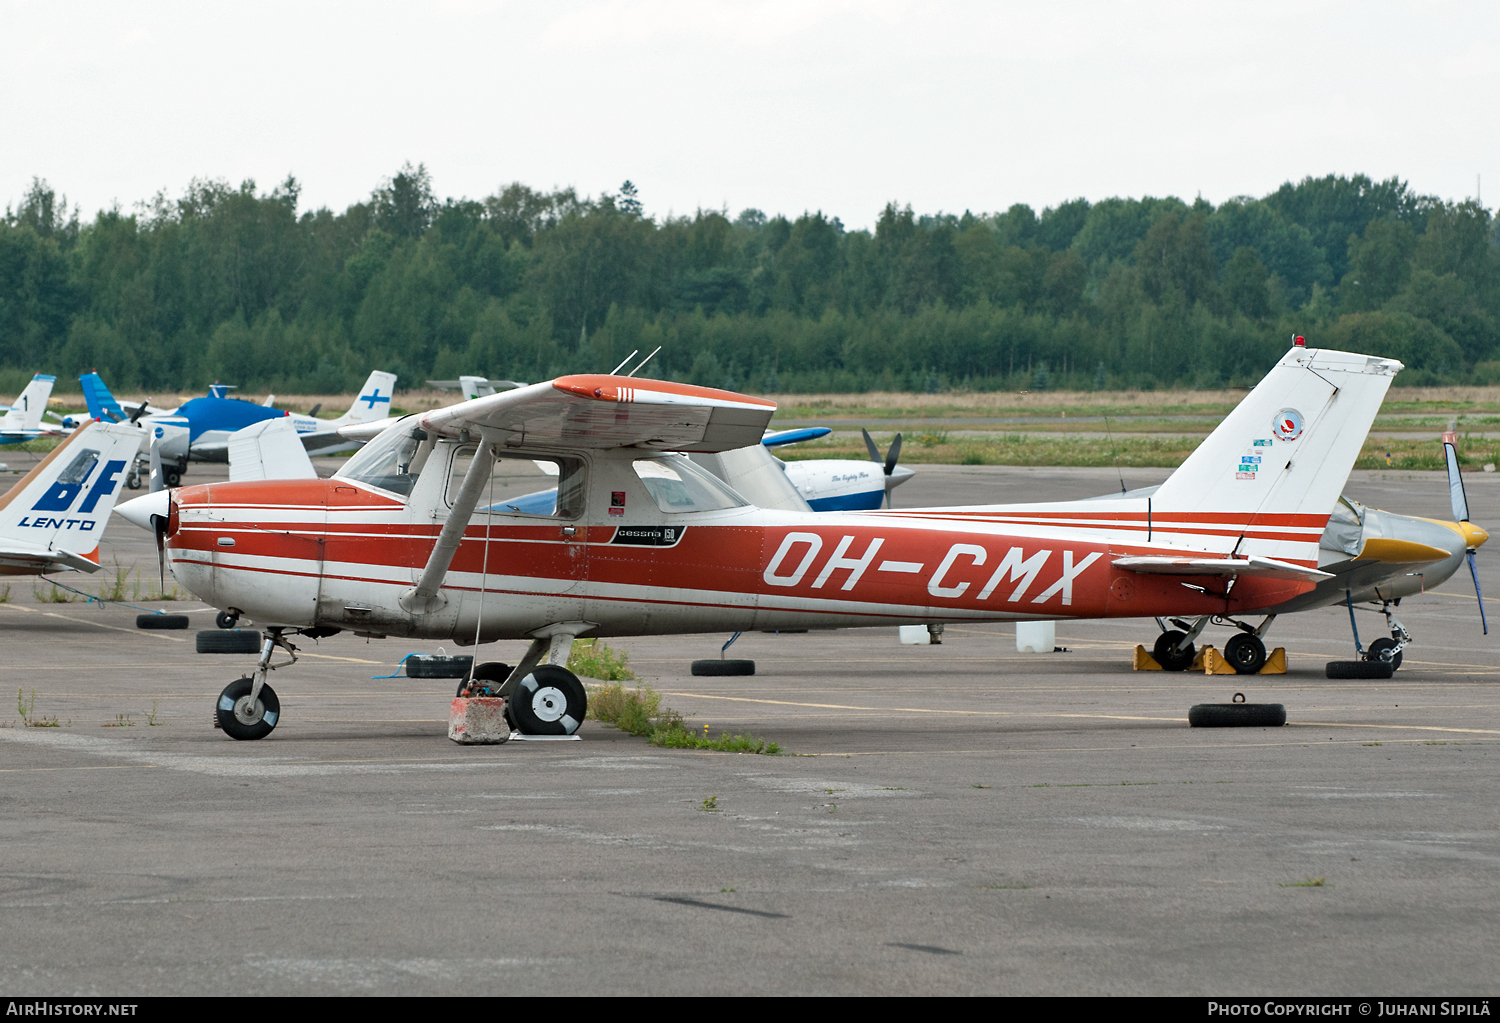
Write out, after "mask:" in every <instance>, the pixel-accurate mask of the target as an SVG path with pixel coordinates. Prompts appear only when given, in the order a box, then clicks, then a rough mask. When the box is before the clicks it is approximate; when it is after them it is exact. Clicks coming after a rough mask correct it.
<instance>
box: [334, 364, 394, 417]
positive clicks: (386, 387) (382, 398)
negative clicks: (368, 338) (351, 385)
mask: <svg viewBox="0 0 1500 1023" xmlns="http://www.w3.org/2000/svg"><path fill="white" fill-rule="evenodd" d="M395 393H396V374H394V373H383V372H381V371H380V370H378V369H377V370H376V371H375V372H373V373H371V374H370V377H369V379H368V380H366V381H365V386H364V387H362V388H360V391H359V397H358V398H355V399H354V404H353V405H350V406H349V412H348V414H347V415H345V416H344V418H343V422H345V423H368V422H373V421H374V420H376V419H384V418H385V417H386V416H388V415H390V414H391V395H393V394H395Z"/></svg>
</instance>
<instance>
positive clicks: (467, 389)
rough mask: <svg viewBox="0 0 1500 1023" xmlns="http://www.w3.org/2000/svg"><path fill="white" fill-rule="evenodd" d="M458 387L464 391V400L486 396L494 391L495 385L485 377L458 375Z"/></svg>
mask: <svg viewBox="0 0 1500 1023" xmlns="http://www.w3.org/2000/svg"><path fill="white" fill-rule="evenodd" d="M458 389H459V390H461V391H463V392H464V400H465V401H472V400H473V399H475V398H486V397H489V396H490V395H491V394H494V393H495V385H494V384H492V383H490V382H489V380H488V379H486V378H485V377H462V376H461V377H459V378H458Z"/></svg>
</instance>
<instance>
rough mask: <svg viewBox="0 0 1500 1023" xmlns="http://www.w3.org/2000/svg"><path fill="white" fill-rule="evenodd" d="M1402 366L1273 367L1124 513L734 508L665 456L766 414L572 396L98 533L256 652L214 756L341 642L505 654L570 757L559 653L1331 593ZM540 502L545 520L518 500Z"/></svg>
mask: <svg viewBox="0 0 1500 1023" xmlns="http://www.w3.org/2000/svg"><path fill="white" fill-rule="evenodd" d="M1299 340H1300V339H1299ZM1401 368H1402V367H1401V364H1400V363H1398V362H1394V361H1391V360H1388V359H1380V358H1374V357H1370V356H1365V355H1357V354H1350V353H1347V352H1336V351H1328V350H1318V349H1310V348H1305V347H1301V346H1297V347H1293V348H1292V349H1291V350H1290V351H1288V352H1287V354H1286V355H1285V356H1284V357H1283V358H1282V359H1281V360H1280V361H1279V363H1278V364H1277V365H1276V366H1275V367H1274V368H1273V369H1272V370H1271V372H1270V373H1269V374H1267V376H1266V377H1265V379H1263V380H1262V381H1261V383H1260V384H1259V385H1258V386H1257V387H1256V388H1255V390H1254V391H1252V392H1251V393H1250V394H1249V395H1248V396H1247V397H1246V398H1245V399H1244V400H1243V401H1242V402H1241V403H1240V405H1239V406H1238V407H1237V408H1235V410H1234V411H1233V412H1231V413H1230V414H1229V415H1228V416H1227V417H1226V418H1225V419H1224V421H1223V422H1222V423H1221V424H1220V426H1219V427H1218V428H1217V429H1216V430H1215V431H1214V432H1213V433H1212V434H1211V435H1210V436H1209V437H1208V438H1207V439H1206V440H1205V441H1204V442H1203V444H1202V445H1201V446H1199V448H1198V449H1197V450H1196V451H1194V452H1193V454H1192V455H1191V456H1190V457H1189V458H1188V459H1187V461H1186V462H1184V463H1183V465H1182V467H1181V468H1179V469H1178V470H1177V471H1176V472H1174V473H1173V474H1172V476H1171V477H1170V478H1169V479H1168V480H1167V481H1166V482H1165V483H1164V484H1162V485H1161V486H1160V487H1159V488H1157V489H1156V490H1155V491H1154V492H1152V493H1151V494H1150V495H1149V496H1145V497H1132V496H1130V495H1118V496H1112V497H1102V498H1094V499H1091V500H1085V501H1072V502H1061V503H1045V504H1012V505H991V506H983V507H963V508H924V509H913V510H895V511H871V512H849V513H841V512H821V513H811V512H793V511H780V510H772V509H767V508H757V507H754V506H752V505H750V504H748V503H747V502H746V501H745V500H744V499H743V498H742V497H740V496H739V495H738V494H737V493H736V492H735V491H734V490H733V489H731V488H730V487H729V486H728V485H726V484H725V483H723V482H722V481H721V480H719V479H718V478H716V477H715V476H713V475H711V474H710V473H708V472H707V471H705V470H703V469H701V468H699V467H698V466H697V465H695V464H693V462H692V461H690V460H689V459H688V458H686V457H684V456H683V455H682V454H680V452H719V451H727V450H731V449H735V448H740V447H745V446H748V445H753V444H758V443H759V442H760V439H761V435H762V433H763V432H764V430H765V428H766V425H767V423H768V422H769V421H770V418H771V415H772V413H773V412H774V411H775V405H774V403H772V402H770V401H766V400H764V399H760V398H754V397H749V396H746V395H741V394H734V393H730V392H727V391H719V390H711V389H708V388H701V387H692V386H689V385H686V384H675V383H668V382H664V381H654V380H638V379H631V378H628V377H620V376H612V375H597V376H593V375H583V376H566V377H560V378H558V379H556V380H552V381H549V382H547V383H541V384H532V385H530V386H527V387H520V388H516V389H513V390H508V391H504V392H502V393H499V394H494V395H489V396H484V397H479V398H476V399H473V400H470V401H465V402H461V403H459V404H457V405H453V406H450V407H448V408H444V409H439V410H436V411H432V412H426V413H420V414H416V415H411V416H407V417H405V418H403V419H400V420H398V421H397V422H395V423H394V424H391V425H389V426H387V427H385V428H384V430H383V432H382V433H380V435H379V436H378V437H375V438H374V439H373V440H371V441H370V443H369V444H367V445H366V447H365V448H364V449H363V450H361V451H360V452H359V453H358V454H356V455H354V456H353V457H351V458H350V459H349V461H348V463H347V464H346V465H345V466H344V468H343V469H341V470H340V471H339V472H338V474H337V475H335V476H334V477H332V478H331V479H298V480H257V481H248V482H232V483H211V484H203V485H199V486H192V487H185V488H182V489H179V490H175V491H170V492H169V491H162V492H160V493H154V494H151V495H149V496H147V497H142V498H138V499H136V500H134V501H131V502H129V503H128V504H126V505H124V506H122V507H121V509H120V511H121V514H122V515H124V516H125V517H127V518H129V519H131V520H132V521H135V522H137V523H138V524H141V525H147V526H148V527H154V528H156V530H157V533H158V537H159V539H160V541H161V542H162V543H163V544H164V548H165V554H166V557H167V558H168V560H169V561H170V564H171V568H172V573H173V575H174V576H175V577H176V578H177V580H178V581H179V582H180V583H182V584H183V585H184V586H186V587H187V588H188V589H189V590H191V591H192V592H193V593H195V594H196V595H197V596H199V597H201V598H202V599H203V600H205V601H207V602H208V603H211V604H214V605H216V606H218V607H220V608H223V609H225V610H226V611H227V612H228V613H229V614H230V615H231V616H238V615H245V616H247V617H249V618H251V619H253V620H254V621H255V622H257V623H261V624H262V625H263V626H264V627H265V629H266V632H267V637H266V639H265V642H264V646H263V647H262V650H261V659H260V663H259V665H258V667H257V670H256V672H255V674H254V676H253V677H251V678H245V679H240V680H237V681H236V682H234V683H231V684H230V686H228V687H227V688H226V689H225V690H224V691H223V693H222V694H221V696H220V700H219V703H218V720H219V722H220V724H221V726H222V727H223V728H224V730H225V731H226V732H228V733H229V734H230V735H232V736H234V737H235V738H245V739H251V738H261V737H263V736H265V735H268V734H269V733H270V732H271V730H272V729H273V728H274V727H275V725H276V722H277V720H278V719H279V714H280V705H279V702H278V701H277V699H276V696H275V693H274V692H273V691H272V690H271V687H270V686H268V685H266V684H265V679H266V673H267V671H268V669H269V668H271V667H272V665H271V663H270V662H271V655H272V653H273V650H274V648H275V647H276V646H281V647H283V648H284V649H286V650H288V651H289V652H292V654H293V658H294V659H295V649H294V648H293V647H292V646H291V644H290V643H289V642H288V637H290V636H294V635H297V634H302V635H305V636H311V637H318V636H325V635H329V634H332V633H333V632H336V631H339V630H351V631H353V632H354V633H355V634H356V635H363V636H371V637H377V638H383V637H386V636H401V637H409V638H425V639H441V640H446V641H449V642H454V643H458V644H461V645H469V644H475V643H487V642H492V641H495V640H500V639H530V640H531V641H532V642H531V645H530V648H529V649H528V651H527V653H526V656H525V657H524V658H523V659H522V660H521V662H520V663H519V664H518V665H516V666H515V667H514V668H506V669H505V670H504V672H503V673H502V675H501V678H494V681H496V682H500V681H501V679H502V678H503V684H502V685H501V686H500V688H499V692H500V694H501V695H503V696H506V697H507V699H508V705H509V710H510V712H511V714H512V716H513V720H514V722H515V724H516V725H517V727H519V728H520V730H521V731H523V732H530V733H538V734H548V733H550V734H568V733H571V732H573V731H574V730H576V729H577V727H578V725H579V724H580V723H581V722H582V720H583V716H584V710H585V705H586V696H585V691H584V688H583V686H582V685H581V684H580V683H579V682H578V680H577V678H576V677H574V676H573V675H571V674H570V673H569V672H568V671H567V670H566V669H565V668H564V667H563V666H562V665H564V664H565V663H566V656H567V651H568V650H569V649H570V648H571V642H572V640H573V638H574V637H576V636H598V637H614V636H635V635H651V634H675V633H699V632H733V631H741V630H745V631H748V630H753V629H777V628H781V629H788V628H802V629H806V628H828V627H847V626H855V625H895V624H901V625H909V624H917V623H928V624H937V623H956V622H980V621H997V620H1015V619H1070V618H1114V617H1127V618H1137V617H1149V616H1174V615H1180V616H1214V615H1221V616H1229V615H1247V614H1253V613H1255V612H1258V611H1259V612H1265V611H1266V610H1267V609H1268V608H1271V607H1274V606H1277V605H1281V604H1284V603H1285V602H1287V601H1288V600H1290V599H1292V598H1294V597H1296V596H1298V595H1301V594H1304V593H1308V592H1310V591H1312V590H1313V589H1314V587H1315V586H1316V585H1317V583H1318V582H1319V581H1320V580H1324V579H1328V578H1330V575H1329V573H1327V572H1322V571H1320V570H1319V569H1318V567H1317V566H1318V557H1319V553H1318V543H1319V538H1320V536H1321V535H1322V533H1323V531H1324V527H1325V526H1326V525H1327V523H1328V520H1329V511H1330V509H1332V508H1333V507H1334V506H1335V503H1336V501H1337V500H1338V497H1339V492H1340V490H1341V488H1342V487H1343V484H1344V482H1345V480H1346V478H1347V477H1348V475H1349V470H1350V469H1351V468H1352V466H1353V464H1354V460H1355V458H1356V456H1357V455H1358V453H1359V450H1360V447H1361V445H1362V443H1363V442H1364V439H1365V435H1366V433H1367V432H1368V430H1369V428H1370V425H1371V423H1372V422H1373V420H1374V417H1375V414H1376V412H1377V411H1378V410H1379V408H1380V404H1381V401H1382V400H1383V399H1384V396H1385V393H1386V390H1387V388H1388V387H1389V386H1390V383H1391V379H1392V377H1393V376H1394V375H1395V373H1396V372H1397V371H1399V370H1400V369H1401ZM352 429H353V430H355V431H356V432H357V431H358V430H360V429H361V428H359V427H355V428H352ZM365 429H368V428H365ZM539 464H540V465H542V466H545V468H546V470H547V471H545V472H544V471H543V469H541V468H538V465H539ZM554 486H555V487H556V498H555V500H554V501H551V502H550V507H547V508H542V509H538V508H537V506H536V502H535V501H534V500H530V501H528V500H526V499H525V498H533V497H534V496H535V494H536V492H539V491H542V490H545V489H549V488H551V487H554ZM538 511H541V512H545V514H539V513H536V512H538ZM544 657H546V659H547V661H549V662H550V663H545V664H544V663H543V658H544ZM496 670H498V669H492V670H491V672H490V677H492V678H493V676H494V673H495V671H496ZM475 677H485V673H484V671H483V666H481V669H479V670H476V671H475Z"/></svg>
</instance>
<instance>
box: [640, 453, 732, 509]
mask: <svg viewBox="0 0 1500 1023" xmlns="http://www.w3.org/2000/svg"><path fill="white" fill-rule="evenodd" d="M631 466H632V467H633V468H634V469H635V474H636V475H637V476H639V477H640V480H641V483H642V484H643V485H644V486H645V488H646V490H647V492H649V493H650V494H651V497H652V499H653V500H655V501H656V506H657V507H658V508H660V509H661V510H662V511H664V512H674V513H680V512H702V511H721V510H723V509H725V508H743V507H744V506H745V503H746V502H745V500H744V498H742V497H740V495H739V494H736V493H735V492H734V491H733V490H731V489H730V488H729V486H728V485H727V484H726V483H724V482H723V481H721V480H720V479H719V478H718V477H717V476H715V475H713V474H712V473H710V472H708V471H706V470H704V469H700V468H698V466H696V465H694V464H693V463H692V462H689V461H688V460H687V459H686V458H683V457H681V456H680V455H679V456H675V457H674V456H666V457H663V458H637V459H636V460H635V461H634V462H632V463H631Z"/></svg>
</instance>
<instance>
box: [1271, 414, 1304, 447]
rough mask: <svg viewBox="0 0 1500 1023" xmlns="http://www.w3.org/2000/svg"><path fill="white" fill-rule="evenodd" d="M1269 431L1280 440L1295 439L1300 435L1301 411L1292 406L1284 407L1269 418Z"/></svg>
mask: <svg viewBox="0 0 1500 1023" xmlns="http://www.w3.org/2000/svg"><path fill="white" fill-rule="evenodd" d="M1271 432H1272V433H1274V434H1276V436H1277V438H1278V439H1280V440H1296V439H1297V438H1298V437H1300V436H1302V413H1301V412H1298V411H1297V410H1296V409H1294V408H1284V409H1282V410H1281V411H1280V412H1278V413H1276V418H1275V419H1273V420H1271Z"/></svg>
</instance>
